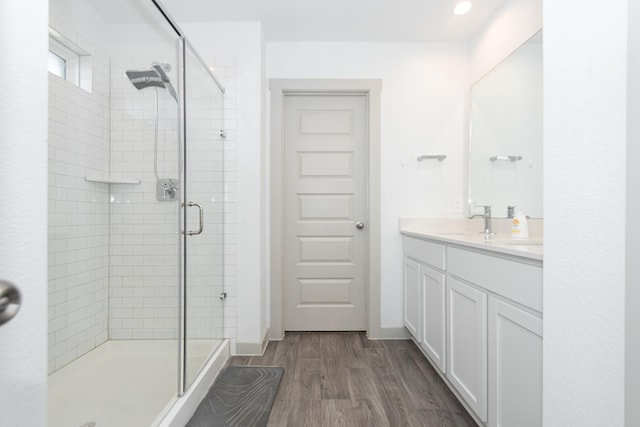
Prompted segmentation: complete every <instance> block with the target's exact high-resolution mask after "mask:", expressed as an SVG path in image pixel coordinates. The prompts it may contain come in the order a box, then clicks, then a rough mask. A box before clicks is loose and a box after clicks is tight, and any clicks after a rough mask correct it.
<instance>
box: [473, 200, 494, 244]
mask: <svg viewBox="0 0 640 427" xmlns="http://www.w3.org/2000/svg"><path fill="white" fill-rule="evenodd" d="M477 207H478V208H484V213H483V214H474V215H471V216H470V217H469V219H473V218H476V217H482V218H484V231H483V233H484V234H485V237H488V236H490V235H492V234H494V233H493V231H491V206H489V205H485V206H482V205H481V206H477Z"/></svg>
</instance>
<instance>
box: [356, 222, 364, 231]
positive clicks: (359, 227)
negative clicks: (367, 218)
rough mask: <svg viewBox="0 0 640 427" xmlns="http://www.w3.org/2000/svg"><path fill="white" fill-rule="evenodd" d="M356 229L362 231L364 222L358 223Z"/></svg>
mask: <svg viewBox="0 0 640 427" xmlns="http://www.w3.org/2000/svg"><path fill="white" fill-rule="evenodd" d="M356 228H357V229H358V230H362V229H363V228H364V222H360V221H358V222H356Z"/></svg>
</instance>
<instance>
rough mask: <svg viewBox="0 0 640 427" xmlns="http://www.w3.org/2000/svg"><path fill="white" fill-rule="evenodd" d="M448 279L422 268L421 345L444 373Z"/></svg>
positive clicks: (424, 267)
mask: <svg viewBox="0 0 640 427" xmlns="http://www.w3.org/2000/svg"><path fill="white" fill-rule="evenodd" d="M445 283H446V278H445V275H444V273H441V272H439V271H436V270H434V269H432V268H429V267H427V266H424V265H421V266H420V286H421V294H422V310H423V313H424V314H423V316H422V325H421V326H422V341H421V342H420V345H421V346H422V348H423V349H424V351H426V352H427V354H428V355H429V356H430V357H431V360H432V361H433V362H434V363H435V364H436V366H437V367H438V368H439V369H440V370H441V371H442V372H445V371H446V357H445V354H446V350H445V343H446V339H445V338H446V318H445V308H446V290H445Z"/></svg>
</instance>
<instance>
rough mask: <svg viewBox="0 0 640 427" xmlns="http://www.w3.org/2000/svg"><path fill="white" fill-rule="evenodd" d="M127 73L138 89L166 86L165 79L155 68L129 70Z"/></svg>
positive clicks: (162, 87)
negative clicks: (163, 79)
mask: <svg viewBox="0 0 640 427" xmlns="http://www.w3.org/2000/svg"><path fill="white" fill-rule="evenodd" d="M126 74H127V77H128V78H129V80H130V81H131V83H132V84H133V86H135V88H136V89H138V90H142V89H145V88H148V87H152V86H153V87H159V88H161V89H164V88H165V85H164V81H162V78H161V77H160V75H159V74H158V73H157V72H156V70H154V69H151V70H142V71H137V70H127V71H126Z"/></svg>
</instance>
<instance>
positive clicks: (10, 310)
mask: <svg viewBox="0 0 640 427" xmlns="http://www.w3.org/2000/svg"><path fill="white" fill-rule="evenodd" d="M18 311H20V291H19V290H18V288H16V287H15V285H14V284H13V283H11V282H7V281H5V280H0V325H3V324H5V323H7V322H8V321H9V320H11V319H13V318H14V317H15V315H16V314H18Z"/></svg>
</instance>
